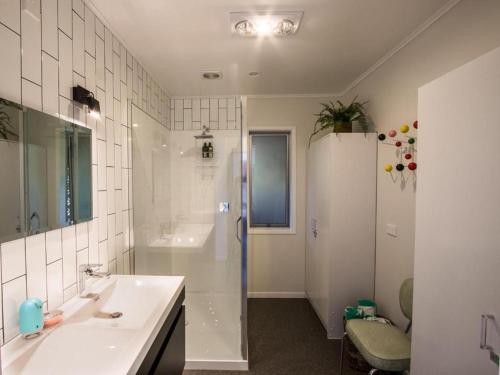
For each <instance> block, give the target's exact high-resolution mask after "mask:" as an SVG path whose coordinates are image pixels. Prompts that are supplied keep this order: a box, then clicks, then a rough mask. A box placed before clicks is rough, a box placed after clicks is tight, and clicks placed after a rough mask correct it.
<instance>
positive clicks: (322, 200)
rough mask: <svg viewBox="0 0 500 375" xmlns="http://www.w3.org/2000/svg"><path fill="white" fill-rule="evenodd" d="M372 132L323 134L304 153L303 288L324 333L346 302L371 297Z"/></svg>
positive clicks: (337, 333) (338, 329)
mask: <svg viewBox="0 0 500 375" xmlns="http://www.w3.org/2000/svg"><path fill="white" fill-rule="evenodd" d="M376 171H377V135H376V134H375V133H368V134H363V133H353V134H345V133H342V134H338V135H337V134H333V133H332V134H328V135H326V136H324V137H322V138H320V139H319V140H317V141H315V142H313V143H312V144H311V147H310V148H309V150H308V157H307V247H306V292H307V297H308V298H309V300H310V302H311V304H312V305H313V307H314V309H315V310H316V313H317V314H318V316H319V318H320V320H321V321H322V323H323V325H324V326H325V328H326V330H327V334H328V337H329V338H341V337H342V334H343V332H344V330H343V323H342V315H343V310H344V307H345V306H346V305H350V304H351V305H352V304H355V303H356V301H357V299H359V298H373V294H374V272H375V216H376Z"/></svg>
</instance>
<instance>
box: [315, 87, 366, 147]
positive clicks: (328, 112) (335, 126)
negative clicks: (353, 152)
mask: <svg viewBox="0 0 500 375" xmlns="http://www.w3.org/2000/svg"><path fill="white" fill-rule="evenodd" d="M357 98H358V97H357V96H356V97H355V98H354V99H353V101H352V102H351V104H349V105H348V106H346V105H344V103H342V102H341V101H340V100H337V101H336V102H335V103H333V102H330V103H328V104H324V103H321V105H322V106H323V109H322V110H321V112H320V113H318V114H316V116H318V119H317V120H316V123H315V124H314V129H313V133H312V134H311V137H310V139H312V137H313V136H314V135H316V134H318V133H319V132H321V131H323V130H325V129H330V128H331V129H332V132H335V133H352V123H353V121H358V122H359V125H360V126H361V128H362V129H363V130H364V131H366V130H367V129H368V117H367V115H366V111H365V108H364V106H365V104H366V103H367V102H364V103H360V102H357V101H356V100H357Z"/></svg>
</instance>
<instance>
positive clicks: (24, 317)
mask: <svg viewBox="0 0 500 375" xmlns="http://www.w3.org/2000/svg"><path fill="white" fill-rule="evenodd" d="M42 329H43V301H42V300H41V299H40V298H30V299H27V300H26V301H24V302H23V303H22V304H21V307H19V332H20V333H21V335H23V336H24V337H25V338H32V337H35V336H37V335H38V334H40V332H41V331H42Z"/></svg>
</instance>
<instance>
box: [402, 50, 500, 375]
mask: <svg viewBox="0 0 500 375" xmlns="http://www.w3.org/2000/svg"><path fill="white" fill-rule="evenodd" d="M419 122H420V125H421V126H420V129H419V140H418V159H419V169H418V182H417V183H418V186H417V214H416V215H417V216H416V223H417V224H416V225H417V228H416V247H415V292H414V305H413V306H414V314H413V317H414V325H413V334H412V368H411V373H412V375H432V374H440V375H441V374H444V375H446V374H454V375H456V374H464V375H470V374H482V375H493V374H498V367H497V366H496V365H495V364H494V363H493V362H492V361H491V360H490V355H489V352H488V351H485V350H481V349H480V347H479V346H480V339H481V332H480V331H481V330H480V327H481V314H492V315H493V316H495V317H496V322H490V323H489V329H488V336H487V341H488V345H491V346H492V347H493V348H494V349H496V350H499V349H500V340H499V337H500V335H499V333H500V329H499V325H498V323H499V322H500V143H499V142H500V49H497V50H495V51H493V52H491V53H489V54H487V55H485V56H483V57H481V58H479V59H477V60H475V61H473V62H471V63H469V64H467V65H465V66H464V67H462V68H459V69H457V70H455V71H453V72H451V73H449V74H447V75H445V76H444V77H442V78H440V79H438V80H436V81H434V82H432V83H430V84H428V85H426V86H424V87H423V88H421V89H420V91H419Z"/></svg>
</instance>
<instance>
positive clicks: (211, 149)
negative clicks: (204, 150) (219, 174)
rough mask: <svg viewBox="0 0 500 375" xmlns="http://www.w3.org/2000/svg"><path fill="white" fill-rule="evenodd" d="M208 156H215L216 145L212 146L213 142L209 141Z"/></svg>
mask: <svg viewBox="0 0 500 375" xmlns="http://www.w3.org/2000/svg"><path fill="white" fill-rule="evenodd" d="M208 157H209V158H213V157H214V146H212V142H208Z"/></svg>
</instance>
